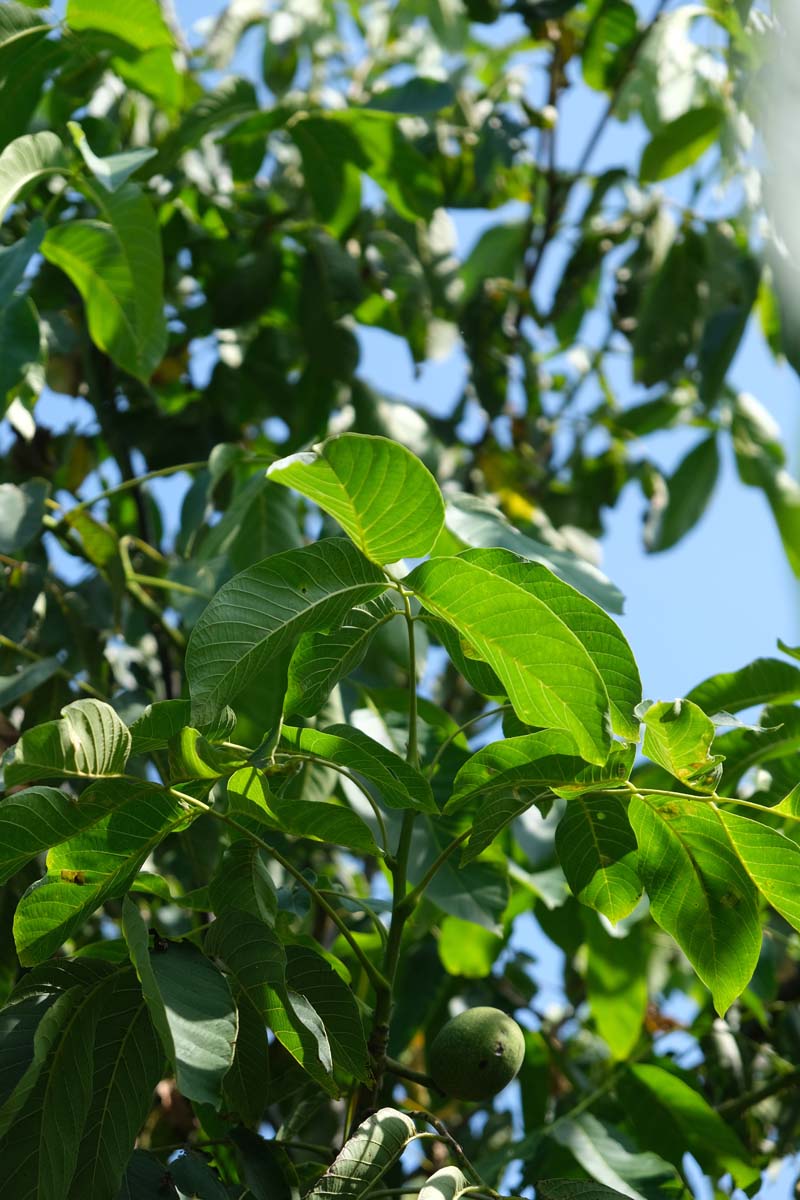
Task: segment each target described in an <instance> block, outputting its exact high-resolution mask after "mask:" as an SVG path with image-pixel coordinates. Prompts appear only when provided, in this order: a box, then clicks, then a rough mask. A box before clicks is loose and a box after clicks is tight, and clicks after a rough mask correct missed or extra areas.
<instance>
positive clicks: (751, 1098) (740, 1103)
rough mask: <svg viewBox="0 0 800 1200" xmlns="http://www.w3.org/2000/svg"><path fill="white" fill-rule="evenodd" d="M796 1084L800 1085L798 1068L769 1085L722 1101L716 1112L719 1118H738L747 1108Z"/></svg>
mask: <svg viewBox="0 0 800 1200" xmlns="http://www.w3.org/2000/svg"><path fill="white" fill-rule="evenodd" d="M796 1083H800V1067H796V1068H795V1069H794V1070H793V1071H787V1072H786V1074H785V1075H778V1076H777V1078H775V1079H771V1080H770V1082H769V1083H765V1084H762V1086H761V1087H758V1088H753V1090H752V1091H750V1092H745V1093H744V1094H743V1095H741V1096H736V1097H735V1098H734V1099H733V1100H726V1101H724V1103H722V1104H720V1105H719V1107H718V1108H717V1112H718V1113H719V1115H720V1116H721V1117H738V1116H740V1115H741V1113H743V1112H746V1111H747V1109H748V1108H754V1107H755V1105H756V1104H760V1103H761V1101H762V1100H768V1099H769V1097H770V1096H777V1095H778V1093H779V1092H783V1091H785V1090H786V1088H790V1087H794V1085H795V1084H796Z"/></svg>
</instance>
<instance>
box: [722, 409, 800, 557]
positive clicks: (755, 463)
mask: <svg viewBox="0 0 800 1200" xmlns="http://www.w3.org/2000/svg"><path fill="white" fill-rule="evenodd" d="M732 432H733V449H734V453H735V455H736V467H737V469H738V472H739V478H740V479H741V481H742V483H745V484H747V485H748V486H749V487H757V488H761V490H762V491H763V493H764V495H765V496H766V498H767V500H768V502H769V506H770V508H771V509H772V515H773V517H774V518H775V523H776V525H777V526H778V531H779V533H780V535H781V539H782V541H783V548H784V550H785V552H786V557H787V558H788V560H789V565H790V567H791V568H792V571H793V572H794V574H795V575H796V576H797V577H798V578H800V550H798V547H800V484H798V483H797V481H796V480H795V479H794V478H793V477H792V476H791V475H790V474H789V472H788V471H787V470H786V468H785V466H784V451H783V448H782V447H781V445H780V441H779V437H780V434H779V431H778V430H777V428H776V426H775V424H774V422H773V421H772V418H771V417H770V416H769V414H768V413H767V412H766V410H765V409H764V408H762V406H761V405H760V404H758V402H757V401H756V400H754V399H753V397H752V396H748V395H746V394H744V393H740V394H739V395H738V396H737V397H736V400H735V403H734V411H733V425H732Z"/></svg>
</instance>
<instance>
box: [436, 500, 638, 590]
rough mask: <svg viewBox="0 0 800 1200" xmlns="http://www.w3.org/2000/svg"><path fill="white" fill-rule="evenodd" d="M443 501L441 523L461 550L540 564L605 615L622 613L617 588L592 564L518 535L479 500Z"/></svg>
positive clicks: (533, 539)
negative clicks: (505, 553)
mask: <svg viewBox="0 0 800 1200" xmlns="http://www.w3.org/2000/svg"><path fill="white" fill-rule="evenodd" d="M446 500H447V503H446V505H445V514H444V520H445V525H446V527H447V531H448V533H450V534H452V535H453V536H454V537H456V538H458V539H459V541H460V542H461V544H462V545H463V546H473V547H476V548H478V547H482V548H484V549H492V548H494V547H498V546H500V547H503V548H505V549H506V550H511V551H512V552H513V553H514V554H518V555H519V556H520V558H527V559H530V560H531V561H532V562H538V563H541V564H542V566H544V567H547V568H548V569H549V570H551V571H552V572H553V574H554V575H557V576H558V577H559V579H563V580H564V582H565V583H568V584H569V585H570V587H574V588H577V589H578V591H579V592H583V594H584V596H588V597H589V599H590V600H594V601H595V603H596V604H600V605H602V607H603V608H605V609H606V610H607V611H608V612H613V613H621V612H622V606H623V596H622V593H621V592H620V590H619V588H617V587H615V586H614V584H613V583H612V582H611V580H610V579H607V578H606V576H605V575H604V574H603V573H602V571H600V570H599V569H598V568H597V567H595V566H594V565H593V564H592V563H589V562H586V561H585V560H584V559H582V558H578V556H577V555H575V554H571V553H570V552H569V551H568V550H564V549H558V548H557V547H555V546H549V545H546V544H545V543H544V542H540V541H537V539H536V538H533V537H530V536H529V535H528V534H526V533H521V532H520V531H519V530H518V529H516V528H515V527H514V526H513V525H512V524H511V523H510V521H507V520H506V518H505V517H504V516H503V514H502V512H501V511H500V509H499V508H496V507H495V506H494V505H493V504H492V503H491V502H490V501H488V500H485V499H483V498H482V497H479V496H471V495H469V493H467V492H452V491H449V490H448V492H447V495H446Z"/></svg>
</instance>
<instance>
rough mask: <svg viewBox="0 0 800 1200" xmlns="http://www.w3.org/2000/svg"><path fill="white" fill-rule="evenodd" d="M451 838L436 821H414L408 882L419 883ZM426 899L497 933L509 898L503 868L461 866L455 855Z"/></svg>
mask: <svg viewBox="0 0 800 1200" xmlns="http://www.w3.org/2000/svg"><path fill="white" fill-rule="evenodd" d="M451 838H452V833H449V832H447V831H446V830H445V829H444V828H442V826H441V824H440V823H439V822H436V823H434V821H432V820H431V819H430V818H429V817H427V816H425V817H422V818H419V817H418V818H417V821H416V824H415V826H414V834H413V838H412V841H411V854H410V855H409V863H408V878H409V882H410V883H412V884H415V883H419V882H420V880H421V879H422V878H423V876H424V875H425V873H426V872H427V871H428V870H429V869H430V867H431V865H432V864H433V862H434V860H435V859H436V857H437V856H438V855H439V854H441V852H442V851H443V850H444V848H445V846H447V844H448V843H449V842H450V841H451ZM425 899H426V900H429V901H430V903H431V904H435V905H436V907H437V908H439V909H441V911H442V912H444V913H448V914H449V915H450V916H451V917H457V918H458V919H459V920H462V921H469V922H470V923H471V924H472V925H477V926H479V927H481V928H483V929H488V930H490V931H491V932H492V933H499V932H500V925H499V921H500V918H501V917H502V915H503V913H504V912H505V909H506V907H507V905H508V899H509V885H508V879H507V875H506V870H505V865H504V864H503V865H501V864H500V863H498V862H471V863H469V864H468V865H467V866H462V865H460V864H458V863H457V862H456V859H455V855H450V857H449V858H447V859H445V861H444V863H443V864H442V866H441V867H440V868H439V870H438V871H437V872H436V874H435V875H434V877H433V880H432V881H431V883H429V884H428V887H427V888H426V891H425Z"/></svg>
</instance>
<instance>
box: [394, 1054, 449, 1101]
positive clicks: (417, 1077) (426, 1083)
mask: <svg viewBox="0 0 800 1200" xmlns="http://www.w3.org/2000/svg"><path fill="white" fill-rule="evenodd" d="M386 1070H387V1071H390V1072H391V1073H392V1075H397V1076H398V1078H400V1079H408V1080H410V1081H411V1083H419V1084H421V1085H422V1086H423V1087H426V1088H427V1089H428V1091H434V1092H438V1093H439V1094H440V1095H443V1094H444V1093H443V1092H441V1089H440V1088H438V1087H437V1086H436V1084H435V1083H434V1081H433V1079H432V1078H431V1076H430V1075H426V1074H425V1072H424V1071H414V1070H413V1069H412V1068H411V1067H406V1066H404V1065H403V1063H401V1062H398V1061H397V1059H395V1058H389V1056H388V1054H387V1056H386Z"/></svg>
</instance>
